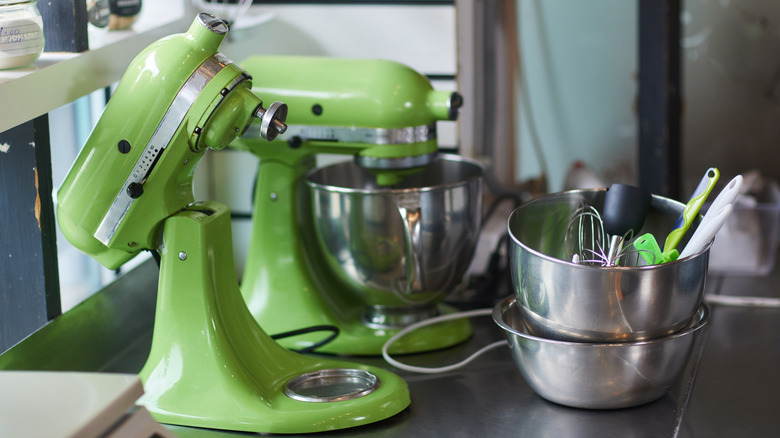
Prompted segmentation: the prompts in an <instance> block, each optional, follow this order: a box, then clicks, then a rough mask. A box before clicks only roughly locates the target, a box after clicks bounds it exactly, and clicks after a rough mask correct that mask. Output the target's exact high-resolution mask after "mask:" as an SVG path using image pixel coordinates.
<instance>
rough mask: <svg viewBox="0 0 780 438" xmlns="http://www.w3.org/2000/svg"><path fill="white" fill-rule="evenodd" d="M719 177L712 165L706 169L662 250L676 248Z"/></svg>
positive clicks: (666, 250)
mask: <svg viewBox="0 0 780 438" xmlns="http://www.w3.org/2000/svg"><path fill="white" fill-rule="evenodd" d="M719 177H720V171H718V169H716V168H714V167H710V168H709V169H707V172H706V173H705V174H704V177H703V178H702V179H701V181H699V185H698V186H696V190H694V191H693V195H691V199H690V200H688V203H687V204H685V209H684V210H683V212H682V214H681V215H680V217H679V218H677V222H675V224H674V227H672V231H671V232H669V235H668V236H666V241H665V242H664V248H663V251H664V252H668V251H671V250H673V249H675V248H677V244H678V243H680V240H682V237H683V236H684V235H685V232H686V231H688V228H690V226H691V224H692V223H693V220H694V219H695V218H696V216H697V215H698V214H699V210H700V209H701V206H702V205H703V204H704V201H705V200H707V196H709V194H710V192H711V191H712V188H713V187H714V186H715V183H716V182H718V178H719Z"/></svg>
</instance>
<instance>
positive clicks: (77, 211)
mask: <svg viewBox="0 0 780 438" xmlns="http://www.w3.org/2000/svg"><path fill="white" fill-rule="evenodd" d="M227 31H228V25H227V23H226V22H224V21H222V20H220V19H217V18H215V17H213V16H211V15H208V14H200V15H198V17H197V19H196V20H195V21H194V22H193V24H192V26H191V27H190V29H189V30H188V31H187V32H186V33H185V34H179V35H172V36H169V37H166V38H163V39H161V40H159V41H157V42H155V43H153V44H152V45H150V46H149V47H148V48H146V49H144V50H143V51H142V52H141V53H140V54H139V55H138V56H137V57H136V58H135V60H134V61H133V62H132V63H131V65H130V66H129V67H128V69H127V71H126V73H125V75H124V76H123V78H122V80H121V81H120V83H119V85H118V87H117V89H116V92H115V94H114V95H113V96H112V98H111V100H110V101H109V103H108V105H107V106H106V109H105V111H104V113H103V114H102V116H101V118H100V120H99V122H98V124H97V125H96V127H95V128H94V130H93V132H92V133H91V134H90V137H89V139H88V141H87V143H86V145H85V146H84V148H83V149H82V151H81V153H80V154H79V156H78V158H77V159H76V162H75V164H74V166H73V168H72V169H71V171H70V172H69V174H68V176H67V177H66V179H65V181H64V183H63V184H62V186H61V188H60V189H59V191H58V194H57V198H58V206H57V213H58V221H59V224H60V227H61V229H62V231H63V233H64V235H65V236H66V237H67V239H68V240H69V241H70V242H71V243H72V244H73V245H74V246H76V247H77V248H79V249H80V250H82V251H84V252H85V253H87V254H89V255H91V256H92V257H94V258H95V259H97V260H98V261H100V262H101V263H102V264H104V265H105V266H106V267H108V268H110V269H114V268H117V267H118V266H120V265H122V264H124V263H125V262H127V261H128V260H130V259H131V258H133V257H135V256H136V255H137V254H138V253H139V252H140V251H142V250H151V251H154V253H156V254H158V257H157V258H158V260H159V262H160V278H159V287H158V292H157V293H158V295H157V308H156V313H155V322H154V332H153V338H152V346H151V351H150V354H149V357H148V359H147V362H146V364H145V366H144V367H143V369H142V371H141V373H140V376H141V378H142V380H143V382H144V388H145V395H144V396H143V398H142V399H141V403H142V404H144V405H145V406H146V407H147V409H148V410H149V411H150V412H152V414H153V415H154V417H155V418H156V419H157V420H158V421H160V422H162V423H169V424H175V425H184V426H195V427H204V428H213V429H226V430H236V431H248V432H260V433H266V432H267V433H305V432H317V431H324V430H332V429H341V428H347V427H352V426H358V425H363V424H368V423H372V422H376V421H379V420H382V419H385V418H387V417H390V416H392V415H395V414H396V413H398V412H400V411H402V410H403V409H405V408H406V407H407V406H408V404H409V392H408V388H407V385H406V383H405V382H404V381H403V380H402V379H401V378H400V377H398V376H396V375H394V374H392V373H390V372H388V371H386V370H383V369H380V368H377V367H370V366H363V365H358V364H352V363H348V362H345V361H341V360H333V359H330V358H314V357H309V356H303V355H301V354H298V353H294V352H291V351H289V350H288V349H285V348H284V347H282V346H280V345H279V344H277V343H276V342H275V341H274V340H272V339H271V338H270V337H269V336H268V335H267V334H266V333H265V332H264V331H263V330H262V329H261V328H260V326H259V325H258V323H257V322H256V320H255V319H254V317H253V316H252V315H251V314H250V312H249V310H248V309H247V307H246V304H245V302H244V300H243V298H242V296H241V293H240V290H239V286H238V279H237V278H236V274H235V266H234V261H233V254H232V245H231V243H230V242H232V240H231V224H230V213H229V210H228V208H227V207H226V206H224V205H221V204H219V203H216V202H200V203H198V202H194V196H193V192H192V178H193V173H194V171H195V166H196V164H197V163H198V161H199V160H200V159H201V157H202V156H203V154H204V153H205V151H206V150H207V149H209V148H211V149H221V148H224V147H226V146H227V145H228V144H229V143H230V142H231V141H232V140H233V139H234V138H235V137H236V136H238V135H241V134H242V133H243V132H244V131H245V129H246V128H247V127H248V126H249V125H250V123H251V121H252V120H253V119H254V120H259V122H258V123H259V125H260V127H261V130H262V132H261V135H262V137H263V138H264V139H267V140H272V139H273V138H274V137H275V136H276V135H278V134H279V133H281V132H283V131H284V130H285V129H286V125H285V123H284V120H285V112H286V107H285V105H284V104H281V103H279V102H275V103H274V104H272V105H269V106H268V108H264V107H263V106H262V101H261V100H260V99H259V98H258V97H257V95H255V94H254V93H252V91H251V88H250V87H251V83H252V82H251V77H250V76H249V75H248V74H247V73H246V71H244V70H243V69H241V68H240V67H239V66H237V65H235V64H233V63H232V62H230V61H229V60H227V59H226V58H225V57H224V56H222V55H221V54H220V53H218V49H219V46H220V44H221V42H222V40H223V39H224V37H225V34H226V33H227ZM260 76H261V77H262V74H261V75H260Z"/></svg>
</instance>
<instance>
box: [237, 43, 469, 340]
mask: <svg viewBox="0 0 780 438" xmlns="http://www.w3.org/2000/svg"><path fill="white" fill-rule="evenodd" d="M242 66H244V67H245V68H246V69H247V71H249V72H251V73H253V74H255V75H256V76H257V77H262V78H263V80H262V81H259V82H258V83H256V84H255V85H254V86H253V88H252V91H253V92H255V94H258V95H261V96H269V97H266V98H269V99H274V100H283V101H285V102H287V103H288V104H289V105H290V109H289V113H288V117H287V123H288V129H287V131H286V132H285V133H284V134H282V135H280V136H279V137H278V138H277V139H276V140H275V141H274V142H272V143H271V144H268V143H267V142H262V141H260V140H259V136H258V135H257V133H256V132H255V131H254V130H253V129H251V128H250V130H249V131H248V132H247V133H246V134H245V135H243V136H242V137H240V138H238V139H236V141H234V142H233V143H232V144H231V145H230V147H231V148H235V149H238V150H245V151H249V152H251V153H252V154H253V155H255V156H256V157H257V158H258V159H259V167H258V173H257V180H256V182H255V191H254V200H253V213H252V230H251V238H250V241H249V249H248V253H247V259H246V264H245V267H244V272H243V278H242V281H241V292H242V294H243V296H244V299H245V300H246V302H247V305H248V307H249V309H250V311H251V312H252V314H253V315H254V316H255V318H256V319H257V321H258V322H259V323H260V325H261V326H262V327H263V328H264V329H265V330H266V331H267V332H268V333H282V332H290V331H295V330H298V329H302V328H304V327H310V326H317V327H323V326H324V327H335V328H336V329H337V330H338V336H336V337H335V339H333V340H332V341H330V342H329V343H327V344H325V345H321V346H318V347H317V350H316V351H318V352H325V353H335V354H346V355H379V354H381V350H382V346H383V345H384V343H385V342H387V340H388V339H390V338H391V337H392V336H393V335H395V334H396V333H397V332H398V331H399V330H400V329H402V328H403V327H405V326H408V324H411V323H413V322H416V321H419V320H422V319H426V318H428V317H431V316H435V315H439V314H442V313H451V312H454V309H453V308H451V307H450V306H447V305H445V304H444V303H442V300H443V297H444V296H445V295H446V294H447V293H449V292H452V291H453V290H454V288H455V287H456V286H457V285H458V283H459V282H460V279H461V277H462V276H463V274H464V273H465V270H466V269H467V268H468V265H469V263H470V260H471V257H472V255H473V251H474V247H475V245H476V239H477V234H478V230H479V228H480V213H479V212H480V211H481V210H480V209H481V183H482V167H481V166H480V165H479V164H477V163H476V162H473V161H470V160H466V159H464V158H460V157H453V156H443V155H440V154H439V153H438V151H439V150H438V142H437V136H436V123H437V121H451V120H455V119H456V118H457V115H458V112H459V109H460V107H461V104H462V100H461V97H460V95H458V94H457V93H452V92H448V91H436V90H434V89H433V88H432V86H431V83H430V82H429V81H428V79H427V78H425V77H424V76H422V75H421V74H419V73H418V72H416V71H415V70H413V69H411V68H409V67H407V66H405V65H402V64H400V63H397V62H393V61H387V60H375V59H342V58H326V57H306V56H264V55H260V56H252V57H250V58H248V59H246V60H244V62H242ZM255 125H258V124H255ZM319 154H340V155H343V156H353V157H354V160H352V161H349V162H347V163H342V164H338V165H337V166H338V167H335V168H331V169H330V170H326V169H319V170H318V169H315V158H316V156H318V155H319ZM315 170H316V172H315ZM332 175H333V176H335V175H338V176H337V177H344V178H345V180H344V181H342V182H343V183H344V185H331V184H330V182H331V180H332V179H333V178H332ZM347 180H349V181H347ZM453 199H456V201H455V202H453ZM358 206H359V207H358ZM326 210H327V211H326ZM336 222H340V223H336ZM434 228H435V229H437V230H439V231H443V233H431V232H429V231H430V230H431V229H434ZM445 277H446V278H445ZM471 334H472V327H471V324H470V322H469V321H468V320H466V319H460V320H455V321H450V322H446V323H442V324H439V325H436V326H432V327H428V328H425V329H421V330H418V331H415V332H414V333H413V334H410V335H408V336H405V337H404V338H402V339H400V340H399V341H398V342H397V343H396V344H394V345H393V348H392V349H391V351H392V352H393V353H416V352H425V351H432V350H436V349H441V348H445V347H449V346H452V345H455V344H458V343H460V342H462V341H464V340H465V339H467V338H468V337H469V336H470V335H471ZM321 339H322V336H321V335H316V334H314V335H305V336H297V337H294V338H288V339H285V340H282V341H280V343H281V344H282V345H284V346H286V347H288V348H291V349H306V348H311V347H312V346H313V345H318V340H321ZM319 344H321V342H320V343H319Z"/></svg>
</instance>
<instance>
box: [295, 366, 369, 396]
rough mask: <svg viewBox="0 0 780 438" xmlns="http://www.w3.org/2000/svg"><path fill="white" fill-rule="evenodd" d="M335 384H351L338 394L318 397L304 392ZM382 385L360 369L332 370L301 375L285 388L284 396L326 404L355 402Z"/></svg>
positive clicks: (367, 372)
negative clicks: (347, 388) (354, 400)
mask: <svg viewBox="0 0 780 438" xmlns="http://www.w3.org/2000/svg"><path fill="white" fill-rule="evenodd" d="M334 384H342V385H343V384H351V385H352V387H351V388H349V390H347V391H342V392H340V393H337V394H328V395H317V394H311V393H306V392H304V390H307V389H312V388H314V389H316V388H327V387H330V386H333V385H334ZM381 384H382V381H381V380H380V379H379V377H378V376H377V375H376V374H374V373H372V372H370V371H366V370H363V369H358V368H330V369H324V370H319V371H313V372H310V373H305V374H301V375H299V376H296V377H294V378H292V379H290V380H289V381H288V382H287V384H286V385H285V387H284V394H285V395H286V396H287V397H290V398H291V399H293V400H298V401H305V402H315V403H325V402H337V401H346V400H353V399H356V398H359V397H363V396H366V395H368V394H371V393H372V392H374V391H376V390H377V389H378V388H379V387H380V386H381Z"/></svg>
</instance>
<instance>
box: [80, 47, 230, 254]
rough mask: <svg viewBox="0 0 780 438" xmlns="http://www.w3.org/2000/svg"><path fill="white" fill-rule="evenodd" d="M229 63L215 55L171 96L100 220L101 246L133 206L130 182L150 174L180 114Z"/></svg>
mask: <svg viewBox="0 0 780 438" xmlns="http://www.w3.org/2000/svg"><path fill="white" fill-rule="evenodd" d="M230 63H231V62H230V61H229V60H228V59H227V58H225V57H224V56H222V55H220V54H217V55H214V56H212V57H210V58H208V59H207V60H205V61H204V62H203V63H202V64H201V65H200V66H199V67H198V68H197V69H196V70H195V72H194V73H192V75H191V76H190V77H189V79H187V81H186V82H185V83H184V85H183V86H182V87H181V89H180V90H179V92H178V94H176V97H175V98H174V99H173V102H172V103H171V106H170V107H168V111H166V112H165V115H164V116H163V118H162V120H161V121H160V124H159V125H158V126H157V129H156V130H155V131H154V134H152V137H151V138H150V139H149V143H147V145H146V148H144V151H143V153H141V157H140V158H139V159H138V161H137V162H136V163H135V167H133V170H132V172H130V175H129V176H128V177H127V180H125V183H124V184H123V185H122V189H121V190H120V191H119V193H118V194H117V195H116V198H114V202H113V203H112V204H111V207H109V209H108V211H107V212H106V215H105V216H103V220H102V221H101V222H100V225H99V226H98V228H97V230H95V234H94V235H95V238H96V239H97V240H99V241H100V242H101V243H103V244H104V245H106V246H108V244H109V242H110V241H111V239H112V238H113V237H114V234H116V230H117V228H119V224H121V223H122V220H124V218H125V215H127V212H128V210H130V207H131V206H132V205H133V201H134V200H135V199H133V198H132V197H130V195H129V194H128V192H127V188H128V186H130V184H133V183H138V184H142V185H143V183H144V182H146V178H148V177H149V173H151V171H152V168H153V164H154V163H156V162H157V159H158V158H159V156H160V154H162V153H163V151H164V150H165V148H166V147H168V144H169V143H170V142H171V139H173V135H174V134H175V133H176V131H177V130H178V129H179V125H181V123H182V121H183V120H184V116H185V115H186V114H187V111H189V109H190V107H192V104H193V103H195V100H196V99H197V98H198V96H199V95H200V93H201V91H203V89H204V88H205V87H206V84H208V83H209V81H211V79H213V78H214V76H216V75H217V73H219V72H220V71H222V69H223V68H224V67H225V66H226V65H228V64H230Z"/></svg>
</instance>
